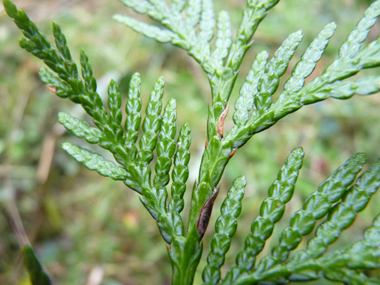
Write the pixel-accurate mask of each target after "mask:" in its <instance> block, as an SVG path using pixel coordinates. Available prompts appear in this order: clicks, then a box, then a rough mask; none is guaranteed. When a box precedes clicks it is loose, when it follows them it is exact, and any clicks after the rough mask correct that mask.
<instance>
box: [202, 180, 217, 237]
mask: <svg viewBox="0 0 380 285" xmlns="http://www.w3.org/2000/svg"><path fill="white" fill-rule="evenodd" d="M219 188H220V187H218V188H216V191H215V192H214V193H213V194H212V196H211V198H210V199H208V200H207V202H206V203H204V205H203V206H202V209H201V211H200V213H199V218H198V222H197V231H198V233H199V234H200V236H201V239H202V238H203V236H204V234H205V232H206V230H207V226H208V223H209V221H210V217H211V212H212V208H213V207H214V202H215V199H216V196H218V193H219Z"/></svg>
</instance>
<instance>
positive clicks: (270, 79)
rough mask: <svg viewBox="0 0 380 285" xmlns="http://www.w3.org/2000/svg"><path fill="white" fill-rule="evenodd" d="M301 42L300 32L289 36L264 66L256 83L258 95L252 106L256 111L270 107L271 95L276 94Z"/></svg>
mask: <svg viewBox="0 0 380 285" xmlns="http://www.w3.org/2000/svg"><path fill="white" fill-rule="evenodd" d="M301 40H302V32H301V31H298V32H295V33H293V34H291V35H290V36H289V37H288V38H287V39H286V40H285V41H284V43H283V44H282V45H281V46H280V47H279V48H278V50H277V51H276V52H275V54H274V57H273V58H272V59H271V60H270V61H269V62H268V63H267V64H266V66H265V71H264V74H263V75H262V76H261V78H260V80H259V83H258V91H259V92H258V93H257V94H256V96H255V97H254V101H253V102H254V105H255V107H256V109H257V110H258V111H261V112H262V111H264V110H268V109H269V108H270V106H271V105H272V95H273V94H274V92H276V90H277V87H278V85H279V82H280V77H281V76H282V75H283V74H284V73H285V71H286V69H287V68H288V64H289V61H290V60H291V58H292V57H293V54H294V52H295V50H296V49H297V47H298V45H299V43H300V42H301Z"/></svg>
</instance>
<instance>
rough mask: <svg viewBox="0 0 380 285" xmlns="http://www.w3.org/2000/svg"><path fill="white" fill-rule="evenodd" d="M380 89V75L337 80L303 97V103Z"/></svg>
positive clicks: (345, 96)
mask: <svg viewBox="0 0 380 285" xmlns="http://www.w3.org/2000/svg"><path fill="white" fill-rule="evenodd" d="M379 90H380V76H367V77H363V78H360V79H358V80H356V81H336V82H334V83H331V84H327V85H325V86H324V87H323V88H321V89H319V90H318V91H317V92H315V93H313V94H310V93H309V94H308V95H307V96H303V97H302V98H301V103H302V104H304V105H306V104H312V103H315V102H318V101H321V100H325V99H327V98H329V97H331V98H335V99H349V98H351V97H352V96H353V95H355V94H356V95H371V94H374V93H377V92H379Z"/></svg>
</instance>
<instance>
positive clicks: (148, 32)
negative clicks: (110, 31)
mask: <svg viewBox="0 0 380 285" xmlns="http://www.w3.org/2000/svg"><path fill="white" fill-rule="evenodd" d="M113 18H114V19H115V20H117V21H119V22H121V23H123V24H125V25H127V26H128V27H130V28H131V29H133V30H134V31H136V32H138V33H140V34H142V35H144V36H146V37H148V38H151V39H154V40H156V41H158V42H160V43H169V42H172V41H174V40H178V36H177V35H176V34H175V33H173V32H171V31H169V30H163V29H160V28H158V27H156V26H153V25H149V24H146V23H143V22H140V21H138V20H135V19H133V18H131V17H128V16H123V15H115V16H114V17H113Z"/></svg>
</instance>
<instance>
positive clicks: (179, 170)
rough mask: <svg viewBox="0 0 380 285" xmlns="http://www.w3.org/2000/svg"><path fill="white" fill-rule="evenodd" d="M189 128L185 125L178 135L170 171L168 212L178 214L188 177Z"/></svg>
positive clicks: (181, 208) (181, 207)
mask: <svg viewBox="0 0 380 285" xmlns="http://www.w3.org/2000/svg"><path fill="white" fill-rule="evenodd" d="M190 144H191V137H190V126H189V124H187V123H185V124H184V125H183V126H182V128H181V130H180V133H179V136H178V142H177V152H176V154H175V156H174V168H173V171H172V181H173V183H172V187H171V194H172V199H171V200H170V202H169V210H175V211H176V212H178V213H180V212H181V211H182V210H183V207H184V204H185V203H184V201H183V195H184V194H185V191H186V181H187V179H188V177H189V167H188V164H189V160H190V150H189V149H190Z"/></svg>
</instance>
